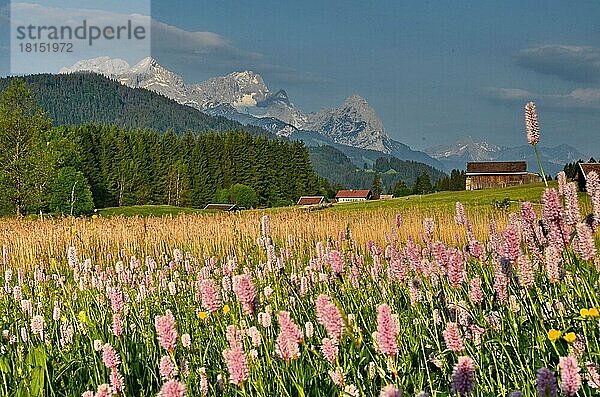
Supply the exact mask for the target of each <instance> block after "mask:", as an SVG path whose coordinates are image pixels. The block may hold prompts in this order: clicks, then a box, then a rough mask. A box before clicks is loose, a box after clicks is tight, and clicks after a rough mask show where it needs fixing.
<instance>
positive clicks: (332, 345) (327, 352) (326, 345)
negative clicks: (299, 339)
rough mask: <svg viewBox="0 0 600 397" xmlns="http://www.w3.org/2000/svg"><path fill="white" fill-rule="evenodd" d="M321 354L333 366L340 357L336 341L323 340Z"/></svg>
mask: <svg viewBox="0 0 600 397" xmlns="http://www.w3.org/2000/svg"><path fill="white" fill-rule="evenodd" d="M321 352H323V355H324V356H325V358H326V359H327V361H328V362H329V364H333V362H334V361H335V359H336V358H337V355H338V345H337V341H336V340H335V339H330V338H323V344H322V345H321Z"/></svg>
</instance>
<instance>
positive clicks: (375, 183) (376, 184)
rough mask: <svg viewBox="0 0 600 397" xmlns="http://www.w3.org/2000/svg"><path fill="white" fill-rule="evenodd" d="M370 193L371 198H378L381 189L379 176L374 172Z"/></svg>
mask: <svg viewBox="0 0 600 397" xmlns="http://www.w3.org/2000/svg"><path fill="white" fill-rule="evenodd" d="M371 192H372V193H373V196H375V197H379V196H381V192H382V188H381V177H380V176H379V172H377V171H375V173H374V174H373V183H372V184H371Z"/></svg>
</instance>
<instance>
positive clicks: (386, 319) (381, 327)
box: [376, 303, 399, 357]
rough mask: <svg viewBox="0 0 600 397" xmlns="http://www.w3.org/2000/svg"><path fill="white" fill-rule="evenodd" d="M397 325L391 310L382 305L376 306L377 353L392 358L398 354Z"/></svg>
mask: <svg viewBox="0 0 600 397" xmlns="http://www.w3.org/2000/svg"><path fill="white" fill-rule="evenodd" d="M398 332H399V330H398V324H397V323H396V319H395V318H394V316H393V315H392V309H390V307H389V306H388V305H387V304H385V303H383V304H381V305H379V306H377V340H376V343H377V346H378V348H379V351H380V352H381V353H383V354H387V355H388V356H390V357H394V356H395V355H396V354H398V341H397V338H398Z"/></svg>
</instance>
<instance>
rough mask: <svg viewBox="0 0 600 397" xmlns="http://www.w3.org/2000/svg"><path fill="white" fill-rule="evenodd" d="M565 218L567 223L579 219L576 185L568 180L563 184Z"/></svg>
mask: <svg viewBox="0 0 600 397" xmlns="http://www.w3.org/2000/svg"><path fill="white" fill-rule="evenodd" d="M564 189H565V220H566V222H567V225H571V226H573V225H575V224H576V223H577V222H579V220H580V219H581V210H580V209H579V198H578V197H577V185H576V184H575V182H569V183H567V184H566V185H565V187H564Z"/></svg>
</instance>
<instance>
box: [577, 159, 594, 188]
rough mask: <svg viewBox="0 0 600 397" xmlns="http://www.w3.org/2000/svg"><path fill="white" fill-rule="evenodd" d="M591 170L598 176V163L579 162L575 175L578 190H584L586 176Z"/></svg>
mask: <svg viewBox="0 0 600 397" xmlns="http://www.w3.org/2000/svg"><path fill="white" fill-rule="evenodd" d="M592 171H594V172H595V173H596V174H598V176H600V163H579V167H578V168H577V175H575V180H576V181H577V183H578V185H579V190H580V191H582V192H585V185H586V183H587V177H588V175H589V174H590V172H592Z"/></svg>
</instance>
